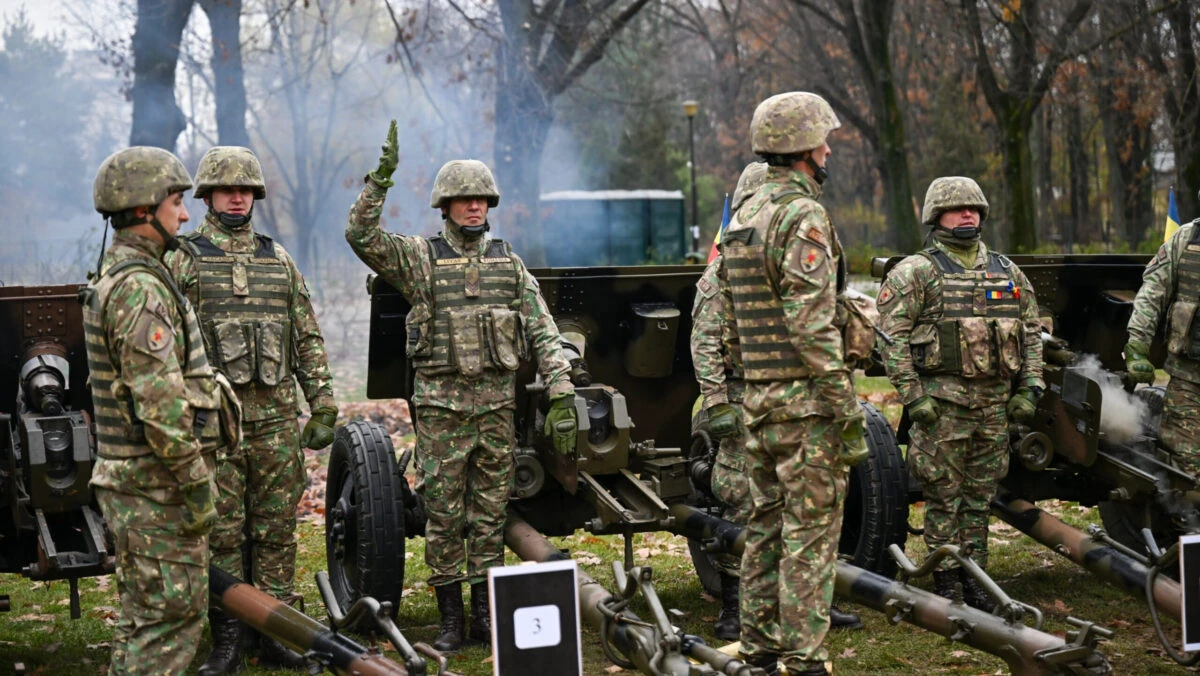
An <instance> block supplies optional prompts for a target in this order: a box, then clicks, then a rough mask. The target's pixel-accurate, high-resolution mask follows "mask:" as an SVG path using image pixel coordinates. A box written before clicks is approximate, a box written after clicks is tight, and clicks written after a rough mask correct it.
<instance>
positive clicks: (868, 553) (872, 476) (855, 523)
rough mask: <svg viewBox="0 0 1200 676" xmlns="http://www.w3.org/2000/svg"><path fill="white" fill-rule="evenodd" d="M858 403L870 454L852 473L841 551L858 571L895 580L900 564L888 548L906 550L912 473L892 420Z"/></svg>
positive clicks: (869, 405)
mask: <svg viewBox="0 0 1200 676" xmlns="http://www.w3.org/2000/svg"><path fill="white" fill-rule="evenodd" d="M859 405H860V406H861V407H862V409H863V413H865V414H866V416H867V446H868V447H870V449H871V455H870V456H869V457H868V458H867V461H866V462H863V463H860V464H859V465H858V466H856V467H854V469H852V470H851V471H850V486H849V490H848V492H847V494H846V504H845V512H844V515H843V520H842V538H841V540H840V541H839V542H838V551H839V552H840V553H841V554H843V555H846V556H849V557H850V563H853V564H854V565H856V566H858V567H859V568H866V569H867V570H870V571H872V572H875V573H878V574H880V575H882V576H884V577H888V578H892V577H895V576H896V570H897V569H898V568H899V566H898V564H897V563H896V561H895V559H893V558H892V555H891V554H890V553H889V552H888V547H890V546H891V545H893V544H896V545H900V547H901V548H902V549H903V548H904V541H905V540H906V539H907V538H908V469H907V468H906V467H905V465H904V454H903V453H901V452H900V444H899V443H898V442H897V441H896V433H895V432H894V431H892V426H891V424H890V423H889V422H888V419H887V418H885V417H884V416H883V414H882V413H880V412H879V409H877V408H875V407H874V406H872V405H871V404H868V403H867V402H865V401H861V400H860V401H859Z"/></svg>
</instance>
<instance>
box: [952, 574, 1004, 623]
mask: <svg viewBox="0 0 1200 676" xmlns="http://www.w3.org/2000/svg"><path fill="white" fill-rule="evenodd" d="M959 573H960V575H961V576H962V584H963V601H965V602H966V604H967V605H968V606H971V607H972V608H975V609H977V610H982V611H983V612H985V613H990V612H992V611H994V610H996V601H995V599H993V598H992V596H991V595H990V594H988V593H987V592H986V591H984V590H983V587H982V586H980V584H979V583H978V582H976V581H975V578H973V577H971V576H970V575H968V574H967V571H966V570H965V569H961V568H960V569H959Z"/></svg>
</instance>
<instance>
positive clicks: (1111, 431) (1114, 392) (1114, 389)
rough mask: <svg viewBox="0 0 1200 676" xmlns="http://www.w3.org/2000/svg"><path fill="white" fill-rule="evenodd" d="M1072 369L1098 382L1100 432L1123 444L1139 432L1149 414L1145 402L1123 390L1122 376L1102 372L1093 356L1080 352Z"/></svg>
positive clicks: (1111, 440)
mask: <svg viewBox="0 0 1200 676" xmlns="http://www.w3.org/2000/svg"><path fill="white" fill-rule="evenodd" d="M1073 368H1074V369H1076V370H1078V371H1079V372H1080V373H1082V374H1083V375H1085V376H1087V377H1089V378H1091V379H1093V380H1095V381H1096V382H1097V383H1099V384H1100V392H1101V394H1102V395H1103V398H1104V404H1103V406H1102V408H1101V411H1100V431H1101V432H1103V433H1104V435H1105V436H1106V437H1107V438H1108V440H1109V441H1110V442H1113V443H1117V444H1124V443H1127V442H1129V441H1132V440H1134V438H1136V437H1138V436H1139V435H1141V434H1142V430H1143V429H1145V427H1144V425H1145V421H1146V420H1147V419H1148V418H1149V416H1150V408H1149V407H1148V406H1147V405H1146V402H1144V401H1142V400H1141V399H1139V398H1137V397H1135V396H1133V395H1132V394H1130V393H1129V392H1126V391H1125V388H1124V387H1122V386H1121V379H1120V378H1119V377H1117V376H1116V375H1115V374H1113V373H1111V372H1109V371H1105V370H1104V369H1103V368H1102V367H1101V366H1100V359H1099V358H1098V357H1096V355H1093V354H1087V355H1083V357H1081V358H1080V359H1079V361H1078V362H1077V363H1076V364H1075V366H1074V367H1073Z"/></svg>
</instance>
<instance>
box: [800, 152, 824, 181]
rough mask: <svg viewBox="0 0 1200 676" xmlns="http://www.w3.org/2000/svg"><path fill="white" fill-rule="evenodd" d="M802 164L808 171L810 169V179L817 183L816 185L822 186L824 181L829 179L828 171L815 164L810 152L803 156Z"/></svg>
mask: <svg viewBox="0 0 1200 676" xmlns="http://www.w3.org/2000/svg"><path fill="white" fill-rule="evenodd" d="M804 163H805V164H807V165H808V168H809V169H812V177H813V180H814V181H816V182H817V185H822V184H824V183H825V180H826V179H828V178H829V170H828V169H826V168H825V167H822V166H821V165H819V164H817V161H816V160H814V159H813V154H812V151H811V150H810V151H808V154H807V155H805V156H804Z"/></svg>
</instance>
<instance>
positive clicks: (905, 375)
mask: <svg viewBox="0 0 1200 676" xmlns="http://www.w3.org/2000/svg"><path fill="white" fill-rule="evenodd" d="M933 245H934V246H935V247H936V248H938V249H940V250H941V251H943V252H946V254H947V255H949V256H951V259H952V260H957V258H955V254H954V252H953V250H951V249H950V248H948V247H946V246H945V245H943V244H942V243H941V242H937V241H935V242H934V244H933ZM988 260H989V259H988V250H987V247H986V246H985V245H984V244H983V243H982V242H980V244H979V251H978V252H977V254H976V256H975V264H974V266H972V269H974V270H985V269H987V266H988ZM960 262H961V261H960ZM1010 274H1011V276H1012V281H1013V284H1014V285H1015V287H1016V288H1018V289H1019V290H1020V291H1019V295H1020V305H1019V307H1020V310H1019V315H1020V322H1021V324H1023V326H1024V329H1025V332H1024V339H1023V343H1024V351H1023V355H1021V365H1020V372H1019V374H1018V375H1017V380H1018V383H1019V384H1020V385H1026V386H1036V387H1045V382H1044V381H1043V380H1042V339H1041V333H1042V328H1041V323H1040V322H1039V321H1038V307H1037V299H1036V298H1035V297H1034V289H1033V286H1032V285H1031V284H1030V283H1029V279H1028V278H1027V277H1026V276H1025V274H1024V273H1023V272H1021V270H1020V269H1019V268H1018V267H1017V266H1016V265H1012V267H1011V268H1010ZM941 301H942V275H941V273H940V272H939V271H938V269H937V267H936V266H935V265H934V264H933V262H931V261H930V260H929V259H928V258H926V257H925V256H923V255H921V254H914V255H912V256H908V257H907V258H905V259H904V260H903V261H900V263H899V264H898V265H896V267H894V268H893V269H892V270H891V271H890V272H888V275H887V277H886V278H885V279H884V280H883V285H882V286H881V287H880V290H879V297H878V298H877V299H876V302H877V304H878V307H879V314H880V322H879V328H881V329H883V330H884V331H885V332H887V333H889V334H890V335H891V336H892V339H893V341H894V343H893V344H892V345H887V344H884V343H883V342H882V341H879V342H878V343H877V347H878V348H879V351H880V354H881V355H882V357H883V364H884V367H885V368H886V369H887V374H888V378H889V379H890V380H891V381H892V385H893V386H895V388H896V390H897V391H898V392H899V393H900V401H901V402H902V403H904V404H906V405H907V404H910V403H912V402H913V401H916V400H917V399H919V398H920V397H921V396H922V395H925V394H928V395H930V396H932V397H935V398H937V399H944V400H946V401H951V402H954V403H956V404H959V405H961V406H966V407H969V408H979V407H982V406H987V405H991V404H995V403H998V402H1002V401H1005V400H1006V399H1007V398H1008V396H1009V394H1010V392H1009V390H1010V388H1011V383H1010V381H1009V380H1008V379H1006V378H1001V377H988V378H971V379H968V378H964V377H963V376H961V375H951V374H938V375H929V374H919V373H917V370H916V367H915V366H914V364H913V356H912V348H911V342H910V338H911V336H912V333H913V330H914V329H915V328H916V327H917V326H920V325H925V324H931V323H934V322H936V321H937V320H938V319H940V318H941V317H942V302H941Z"/></svg>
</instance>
